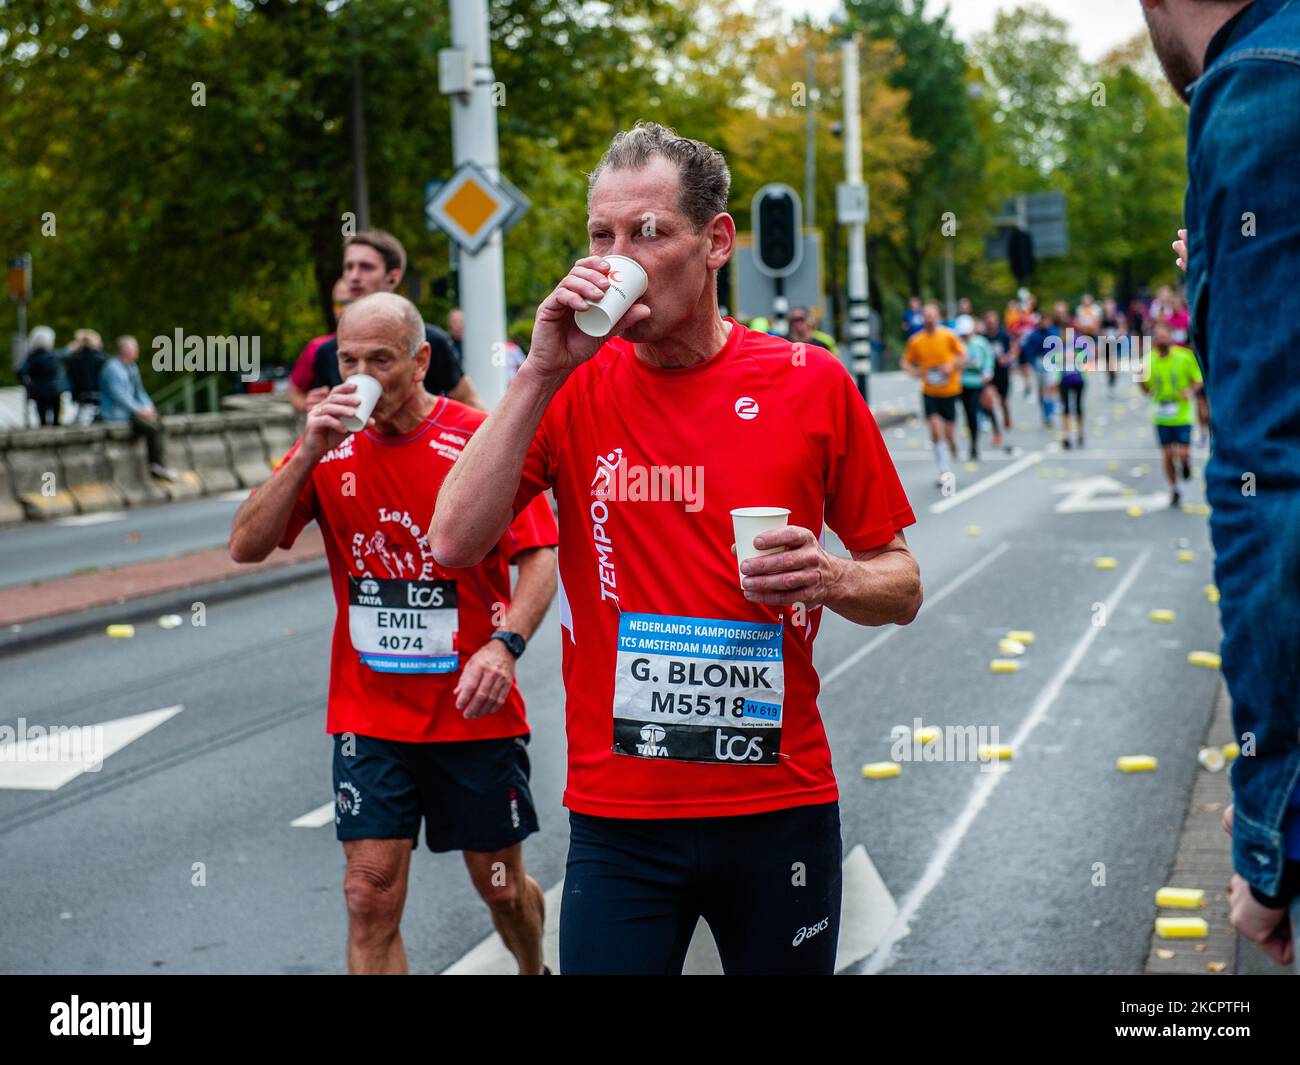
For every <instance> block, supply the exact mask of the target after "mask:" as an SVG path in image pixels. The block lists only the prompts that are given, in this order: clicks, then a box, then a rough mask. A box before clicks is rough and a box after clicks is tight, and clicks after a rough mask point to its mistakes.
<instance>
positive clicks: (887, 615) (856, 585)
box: [826, 533, 925, 625]
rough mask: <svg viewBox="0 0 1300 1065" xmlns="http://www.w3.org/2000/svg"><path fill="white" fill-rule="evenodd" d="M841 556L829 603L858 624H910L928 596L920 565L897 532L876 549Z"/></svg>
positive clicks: (833, 608)
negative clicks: (838, 571) (923, 583)
mask: <svg viewBox="0 0 1300 1065" xmlns="http://www.w3.org/2000/svg"><path fill="white" fill-rule="evenodd" d="M851 554H852V555H853V558H852V559H839V562H840V564H841V566H840V575H839V578H838V580H836V581H835V583H834V586H833V587H834V589H835V590H834V591H832V593H831V595H830V596H829V597H828V598H827V599H826V606H828V607H829V608H830V609H831V610H834V611H835V613H837V614H839V615H840V616H841V617H844V618H848V620H849V621H852V622H854V623H855V624H857V625H907V624H909V623H911V621H912V620H913V619H914V618H915V617H916V615H917V613H918V611H920V609H921V603H922V601H923V600H924V598H925V591H924V589H923V588H922V587H921V567H920V566H918V565H917V562H916V559H915V558H914V557H913V555H912V551H911V549H910V548H909V547H908V546H907V541H906V540H904V539H903V535H902V533H898V534H897V535H895V536H894V538H893V539H892V540H891V541H890V542H889V543H887V544H885V546H884V547H878V548H876V549H875V550H874V551H853V552H851Z"/></svg>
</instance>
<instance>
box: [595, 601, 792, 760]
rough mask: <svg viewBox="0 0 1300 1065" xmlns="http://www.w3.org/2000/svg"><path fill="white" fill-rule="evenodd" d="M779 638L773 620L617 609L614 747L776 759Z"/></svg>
mask: <svg viewBox="0 0 1300 1065" xmlns="http://www.w3.org/2000/svg"><path fill="white" fill-rule="evenodd" d="M781 639H782V637H781V625H780V624H779V623H777V624H770V625H764V624H758V623H755V622H749V621H723V620H720V619H715V618H681V617H673V616H671V615H667V614H623V615H622V617H621V618H620V620H619V625H618V660H617V664H616V666H615V670H616V672H615V680H614V752H615V753H616V754H626V755H631V756H632V757H634V758H667V759H669V760H670V761H678V762H714V763H722V764H727V765H775V764H776V761H777V755H778V754H779V752H780V749H781V707H782V704H783V702H784V697H785V671H784V667H783V665H782V660H781V647H782V644H781Z"/></svg>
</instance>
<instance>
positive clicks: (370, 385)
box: [342, 373, 384, 433]
mask: <svg viewBox="0 0 1300 1065" xmlns="http://www.w3.org/2000/svg"><path fill="white" fill-rule="evenodd" d="M348 380H349V381H352V382H354V383H355V384H356V386H357V391H356V394H357V395H358V396H360V397H361V406H359V407H358V408H357V411H356V413H355V414H351V415H349V416H348V417H346V418H343V419H342V422H343V427H344V428H345V429H347V431H348V432H350V433H359V432H361V430H362V429H364V428H365V427H366V422H368V421H369V420H370V415H372V414H373V413H374V412H375V404H376V403H378V402H379V396H380V393H382V392H383V390H384V386H383V385H381V384H380V383H379V382H378V381H376V380H375V379H374V378H373V377H371V376H370V375H369V374H366V373H354V374H353V375H352V376H351V377H349V378H348Z"/></svg>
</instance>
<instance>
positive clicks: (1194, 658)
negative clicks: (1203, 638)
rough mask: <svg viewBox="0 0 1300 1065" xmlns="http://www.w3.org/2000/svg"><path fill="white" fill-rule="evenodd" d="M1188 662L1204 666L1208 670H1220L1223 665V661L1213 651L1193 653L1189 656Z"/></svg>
mask: <svg viewBox="0 0 1300 1065" xmlns="http://www.w3.org/2000/svg"><path fill="white" fill-rule="evenodd" d="M1187 661H1188V662H1190V663H1191V664H1192V665H1194V666H1204V667H1205V668H1206V669H1218V668H1219V667H1220V666H1222V665H1223V659H1221V658H1220V657H1219V656H1218V655H1216V654H1215V653H1214V652H1213V651H1192V652H1190V653H1189V654H1188V655H1187Z"/></svg>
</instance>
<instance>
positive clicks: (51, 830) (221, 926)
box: [0, 383, 1219, 973]
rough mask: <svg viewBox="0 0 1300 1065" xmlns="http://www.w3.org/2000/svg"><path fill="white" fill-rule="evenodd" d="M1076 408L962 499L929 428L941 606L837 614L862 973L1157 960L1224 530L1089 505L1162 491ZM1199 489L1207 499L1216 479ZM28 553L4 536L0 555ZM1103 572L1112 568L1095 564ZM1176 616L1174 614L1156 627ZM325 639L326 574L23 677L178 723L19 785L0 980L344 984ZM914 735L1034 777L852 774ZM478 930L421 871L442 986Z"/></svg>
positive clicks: (915, 492) (93, 710)
mask: <svg viewBox="0 0 1300 1065" xmlns="http://www.w3.org/2000/svg"><path fill="white" fill-rule="evenodd" d="M1088 399H1089V402H1090V404H1091V410H1090V421H1091V433H1090V438H1089V448H1088V449H1087V450H1086V451H1083V452H1060V451H1059V450H1056V449H1055V446H1054V445H1052V444H1051V443H1050V442H1049V441H1048V440H1047V438H1046V435H1045V434H1044V433H1043V432H1042V431H1041V430H1037V429H1030V428H1026V429H1023V430H1021V429H1020V428H1019V426H1018V427H1017V432H1016V433H1015V434H1013V435H1014V441H1015V443H1016V444H1017V445H1018V446H1019V447H1020V448H1021V451H1020V452H1019V453H1018V454H1016V455H997V456H990V457H988V458H987V459H985V461H983V462H982V463H981V464H980V465H979V467H978V468H977V469H976V470H974V471H968V470H966V469H965V467H964V464H962V463H958V465H957V467H956V475H957V483H956V489H957V491H956V493H955V494H945V493H944V491H943V490H942V489H940V488H939V487H937V486H936V485H935V483H934V482H935V471H934V465H933V459H932V457H931V455H930V453H929V449H928V445H927V444H926V443H925V442H924V440H923V438H922V437H923V433H924V427H923V426H922V425H920V424H919V423H913V424H911V425H909V426H908V427H906V428H903V429H896V430H890V431H888V432H887V433H886V438H887V440H888V443H889V445H890V448H891V451H892V453H893V455H894V457H895V460H896V463H897V466H898V468H899V471H900V474H901V476H902V478H903V481H904V485H905V487H906V489H907V491H908V494H909V497H910V499H911V500H912V503H913V506H914V509H915V510H916V513H917V517H918V524H917V525H916V526H915V527H914V528H912V529H911V530H909V531H908V540H909V542H910V543H911V545H912V548H913V550H914V552H915V553H916V555H917V557H918V558H919V560H920V563H921V568H922V573H923V576H924V580H925V586H926V593H927V605H926V607H925V608H924V609H923V610H922V612H921V614H920V616H919V617H918V618H917V620H916V621H915V622H914V623H913V624H912V625H910V626H908V627H906V628H902V629H898V628H891V629H882V630H865V629H862V628H859V627H856V626H853V625H851V624H849V623H848V622H846V621H844V620H843V619H841V618H838V617H836V616H834V615H831V614H829V613H828V614H827V616H826V617H825V619H824V621H823V625H822V630H821V634H820V636H819V638H818V643H817V651H816V661H817V664H818V669H819V672H820V673H821V675H822V677H823V683H824V687H823V694H822V697H821V700H820V705H821V711H822V715H823V718H824V720H825V722H826V728H827V732H828V735H829V738H830V742H831V747H832V750H833V751H834V755H835V768H836V773H837V776H838V779H839V782H840V789H841V806H842V818H843V833H844V843H845V853H846V854H848V853H849V851H850V850H851V849H852V848H854V847H855V846H856V845H859V844H860V845H862V846H863V847H864V848H865V850H866V853H867V855H868V856H869V859H870V863H871V864H872V865H873V866H874V868H875V870H876V871H877V872H878V873H879V877H880V879H881V880H882V881H883V884H884V889H885V890H886V891H887V893H888V899H889V900H890V901H889V903H888V905H889V906H890V907H891V910H890V912H892V907H897V911H898V916H897V918H896V919H895V920H893V921H892V922H889V923H888V927H885V928H883V929H882V930H878V932H877V933H876V934H873V936H872V938H871V948H872V949H871V950H869V951H868V952H867V953H866V954H865V956H864V957H862V958H860V959H859V960H855V961H853V964H851V965H849V966H848V968H847V971H849V972H887V973H894V972H905V973H921V972H927V973H932V972H958V973H1002V972H1043V973H1058V972H1060V973H1065V972H1070V973H1112V972H1114V973H1136V972H1141V970H1142V966H1143V962H1144V960H1145V958H1146V953H1147V946H1148V941H1149V935H1150V929H1151V926H1152V920H1153V918H1154V916H1155V913H1156V911H1155V907H1154V902H1153V894H1154V891H1155V890H1156V888H1157V887H1159V886H1160V885H1161V884H1162V883H1164V878H1165V876H1166V874H1167V871H1168V869H1169V867H1170V864H1171V861H1172V857H1173V852H1174V846H1175V843H1176V840H1177V833H1178V828H1179V825H1180V823H1181V820H1182V816H1183V812H1184V810H1185V809H1186V806H1187V803H1188V796H1189V794H1190V788H1191V782H1192V780H1193V775H1194V773H1196V772H1199V771H1200V770H1199V769H1198V767H1197V764H1196V761H1195V756H1196V750H1197V747H1198V745H1199V741H1200V739H1201V737H1202V735H1203V733H1204V730H1205V726H1206V724H1207V722H1208V720H1209V716H1210V712H1211V707H1212V703H1213V699H1214V694H1215V690H1216V686H1217V684H1218V674H1217V673H1216V672H1213V671H1211V670H1207V669H1204V668H1198V667H1196V666H1192V665H1189V664H1188V662H1187V654H1188V652H1189V651H1192V650H1210V651H1217V649H1218V639H1219V632H1218V625H1217V609H1216V608H1215V607H1214V606H1213V605H1212V604H1211V603H1210V602H1209V601H1208V600H1207V598H1206V596H1205V594H1204V590H1203V589H1204V586H1205V585H1206V584H1207V583H1208V582H1209V581H1210V580H1211V579H1212V577H1211V552H1210V549H1209V542H1208V536H1207V532H1206V523H1205V518H1204V517H1202V516H1197V515H1191V514H1187V513H1184V512H1182V511H1181V510H1170V509H1168V508H1167V507H1165V506H1163V505H1161V506H1160V507H1152V508H1150V509H1147V510H1146V512H1145V513H1144V514H1143V515H1142V516H1141V517H1130V516H1128V515H1127V514H1126V512H1125V510H1124V509H1108V510H1100V509H1098V510H1089V509H1081V508H1086V507H1089V506H1109V505H1110V504H1109V503H1106V502H1105V500H1107V499H1109V500H1111V501H1112V502H1114V503H1116V505H1117V507H1123V506H1128V505H1130V500H1129V499H1126V498H1124V497H1122V496H1120V490H1121V489H1127V490H1129V491H1136V493H1137V498H1142V497H1145V496H1147V495H1149V494H1151V495H1154V494H1157V493H1163V491H1164V485H1163V481H1162V478H1161V475H1160V471H1159V463H1158V453H1157V450H1156V447H1155V445H1154V438H1153V433H1152V431H1151V429H1150V427H1149V424H1148V421H1147V418H1146V414H1147V412H1146V409H1145V406H1144V405H1143V404H1141V403H1140V402H1139V401H1138V400H1137V397H1136V393H1135V392H1133V391H1131V390H1130V387H1129V386H1128V385H1125V384H1122V385H1121V392H1120V400H1119V401H1118V405H1117V403H1116V401H1114V400H1111V399H1110V398H1108V397H1106V395H1105V388H1104V385H1102V386H1100V387H1099V386H1098V384H1096V383H1090V394H1089V396H1088ZM1015 402H1016V412H1017V414H1019V415H1021V416H1022V419H1023V420H1022V422H1021V424H1022V425H1025V426H1027V427H1028V426H1030V425H1033V424H1035V423H1036V422H1037V419H1036V417H1035V416H1034V411H1033V409H1032V406H1031V404H1030V403H1029V401H1027V400H1025V399H1023V398H1022V397H1020V396H1019V395H1018V394H1017V397H1016V401H1015ZM1103 419H1104V424H1103ZM986 447H987V444H986ZM1196 457H1197V460H1198V463H1199V462H1200V461H1202V460H1203V457H1204V456H1203V454H1201V453H1199V452H1198V453H1197V456H1196ZM1144 463H1145V464H1147V466H1148V468H1147V470H1146V472H1143V466H1142V464H1144ZM1093 478H1110V479H1111V480H1112V481H1113V482H1115V483H1114V485H1109V484H1108V483H1107V482H1105V481H1096V480H1092V479H1093ZM1117 497H1118V499H1117ZM1186 497H1187V498H1188V499H1189V500H1191V501H1193V502H1196V501H1199V500H1200V499H1201V498H1202V496H1201V490H1200V483H1199V480H1193V481H1192V482H1190V486H1189V489H1188V491H1187V494H1186ZM1070 501H1073V502H1070ZM1062 505H1065V506H1066V507H1067V511H1066V512H1061V511H1058V509H1057V508H1058V507H1060V506H1062ZM1071 506H1073V507H1074V508H1075V509H1073V510H1070V509H1069V508H1070V507H1071ZM209 518H210V522H211V524H212V525H213V529H212V531H211V534H210V536H209V537H208V538H209V539H212V540H213V542H215V543H221V542H224V539H225V532H226V526H225V525H224V524H219V523H218V519H219V518H221V519H222V520H223V521H228V518H226V517H224V516H223V515H221V514H220V513H219V512H217V513H214V514H212V515H209ZM25 533H26V530H16V531H11V532H8V533H5V534H3V535H0V557H5V555H4V553H5V552H7V551H9V550H10V541H9V540H8V538H9V537H17V536H21V535H23V534H25ZM187 535H188V534H187ZM193 537H194V539H195V540H196V541H197V540H198V539H202V538H203V537H202V536H201V535H200V534H199V533H198V532H197V531H196V532H194V533H193ZM13 542H16V541H13ZM203 546H209V545H208V544H204V545H203ZM1179 550H1190V551H1192V552H1193V554H1194V557H1193V559H1192V560H1191V561H1179V560H1178V552H1179ZM76 556H77V551H76V549H73V548H69V555H68V557H70V558H74V559H75V558H76ZM1099 556H1112V557H1114V558H1115V560H1116V563H1117V565H1116V566H1115V568H1113V569H1098V568H1096V566H1095V560H1096V559H1097V558H1098V557H1099ZM1157 608H1161V609H1170V610H1173V611H1174V612H1175V619H1174V621H1173V622H1172V623H1163V624H1162V623H1156V622H1153V621H1151V620H1150V619H1149V617H1148V615H1149V612H1150V611H1151V610H1152V609H1157ZM332 619H333V610H332V604H331V600H330V595H329V590H328V588H327V586H326V584H325V583H324V582H323V581H317V582H312V583H309V584H302V585H296V586H291V587H287V588H281V589H278V590H274V591H270V592H266V593H262V594H258V595H251V596H247V597H244V598H240V599H235V600H232V601H229V602H224V603H220V604H213V606H212V607H211V608H210V609H209V610H208V614H207V625H206V627H205V628H193V627H191V626H190V625H189V624H188V619H187V624H185V625H183V626H182V627H180V628H177V629H173V630H163V629H161V628H157V627H153V626H138V627H137V633H136V636H135V637H134V638H133V639H129V640H122V639H110V638H108V637H106V636H102V635H95V636H90V637H86V638H83V639H79V640H76V641H73V642H68V643H61V644H58V645H55V646H51V647H48V648H37V649H34V650H28V651H25V652H23V653H20V654H18V655H14V656H10V657H8V658H6V659H5V661H4V663H3V672H4V681H3V689H2V691H3V705H0V724H6V723H7V724H11V725H14V724H16V723H17V719H18V718H19V717H23V718H25V719H26V720H27V722H28V724H29V725H31V724H42V725H53V724H62V725H77V724H92V723H104V722H108V721H113V720H117V719H121V718H126V717H129V716H131V715H136V714H141V713H144V712H147V711H154V710H159V709H162V708H166V707H172V706H175V705H183V707H184V709H183V710H181V711H180V712H179V713H176V714H174V716H171V717H170V718H169V719H167V720H165V721H163V722H162V723H161V724H158V725H157V727H155V728H153V729H152V730H151V731H148V732H147V733H145V734H144V735H142V736H141V737H140V738H138V739H136V740H135V741H134V742H131V743H129V744H128V745H126V746H125V747H124V748H123V749H122V750H120V751H119V752H118V753H115V754H113V755H111V756H110V757H109V758H108V759H107V760H106V761H105V763H104V766H103V769H102V770H101V771H99V772H95V773H86V774H84V775H81V776H79V777H77V778H76V779H74V780H72V781H70V782H69V783H67V784H65V785H63V786H62V787H61V788H59V789H57V790H53V791H35V790H13V789H12V788H8V789H7V788H4V787H2V786H0V867H2V868H3V869H4V871H5V873H4V876H3V877H0V903H2V904H3V905H2V906H0V971H5V972H24V973H54V972H96V973H98V972H105V973H111V972H219V973H243V972H272V973H279V972H288V973H313V972H342V971H344V969H345V961H344V944H345V932H346V915H345V911H344V905H343V899H342V892H341V881H342V870H343V860H342V852H341V848H340V847H339V846H338V844H337V843H336V842H335V840H334V836H333V831H332V817H331V818H329V820H328V821H327V822H326V823H325V824H324V826H323V827H318V828H305V827H293V826H292V825H291V822H293V821H294V820H295V819H297V818H299V817H302V816H303V815H305V814H308V813H309V812H311V811H314V810H316V809H317V808H318V807H320V806H321V805H322V804H324V803H327V802H329V801H330V799H331V797H332V790H331V784H330V779H329V766H330V743H329V740H328V738H327V737H326V736H325V734H324V697H325V691H326V685H327V677H326V663H327V661H328V658H327V652H328V645H329V634H330V626H331V624H332ZM1011 629H1028V630H1032V631H1033V632H1034V633H1035V634H1036V639H1035V640H1034V642H1033V643H1032V644H1031V645H1029V647H1028V649H1027V651H1026V653H1025V654H1024V655H1023V656H1022V657H1021V658H1020V659H1019V661H1020V663H1021V668H1020V669H1019V671H1018V672H1016V673H1014V674H995V673H992V672H990V668H989V663H990V660H991V659H993V658H995V657H998V656H999V655H998V648H997V645H998V640H999V638H1000V637H1002V636H1003V635H1004V634H1005V633H1006V632H1007V631H1008V630H1011ZM558 660H559V627H558V623H557V621H556V616H555V611H554V610H552V612H551V614H550V615H549V616H548V618H547V621H546V623H545V625H544V627H543V629H542V631H541V632H540V633H539V634H538V636H537V638H536V639H535V640H534V641H533V643H532V645H531V646H530V649H529V652H528V654H527V655H525V656H524V658H523V659H522V661H521V663H520V682H521V685H522V687H523V691H524V693H525V697H526V698H527V700H528V708H529V719H530V722H531V724H532V728H533V739H532V744H531V756H532V764H533V788H534V795H535V798H536V800H537V804H538V809H539V812H540V815H541V820H542V831H541V832H540V833H539V834H538V835H537V836H534V837H532V838H531V839H530V840H529V842H528V844H527V845H526V858H527V863H528V867H529V871H530V872H531V873H532V875H534V876H535V877H536V878H537V879H538V880H539V881H540V882H541V884H542V886H543V887H544V888H546V889H551V888H553V886H554V885H556V884H557V883H558V882H559V881H560V880H561V878H562V877H563V873H564V856H565V851H566V848H567V842H568V829H567V818H566V815H565V812H564V811H563V809H562V808H561V807H560V805H559V801H560V795H561V792H562V790H563V781H564V731H563V728H564V722H563V699H562V696H563V692H562V686H561V683H560V675H559V666H558ZM918 717H919V718H921V719H922V721H923V722H924V723H925V724H927V725H938V726H941V727H942V726H951V727H954V728H962V729H964V728H968V727H969V728H972V729H974V730H976V731H977V733H978V737H979V742H990V743H1001V744H1011V745H1013V746H1014V758H1013V759H1012V760H1011V761H1009V762H1006V763H1003V768H1001V769H998V770H994V771H990V768H991V767H989V766H987V765H982V764H980V763H978V762H976V761H972V760H970V759H969V758H967V759H966V760H962V761H932V762H905V763H904V764H903V767H902V773H901V775H900V776H899V777H897V778H895V779H892V780H866V779H864V778H863V777H862V775H861V767H862V765H863V764H864V763H867V762H878V761H886V760H889V758H890V753H891V752H890V748H891V729H893V728H894V727H895V726H898V725H905V726H910V725H911V724H912V723H913V719H914V718H918ZM995 730H996V731H995ZM945 753H947V752H945ZM1125 754H1151V755H1155V756H1156V757H1157V758H1158V759H1159V769H1158V770H1157V771H1156V772H1155V773H1144V774H1123V773H1120V772H1118V771H1117V770H1116V768H1115V759H1116V757H1117V756H1119V755H1125ZM2 769H3V767H2V766H0V770H2ZM2 780H3V777H0V781H2ZM421 846H422V848H423V844H422V845H421ZM200 880H201V881H202V885H201V886H199V881H200ZM858 883H859V882H858V881H856V880H855V881H852V882H851V883H850V884H849V889H848V890H849V891H850V892H854V891H856V890H857V888H858ZM872 900H873V901H872V903H871V905H872V906H873V907H874V906H877V905H878V904H879V905H880V906H883V905H884V903H883V902H880V900H879V899H878V898H877V897H876V896H872ZM849 901H850V900H846V905H847V903H848V902H849ZM557 917H558V914H557V913H551V914H549V916H548V919H549V922H550V923H551V924H552V926H553V923H554V921H555V920H556V918H557ZM490 933H491V924H490V921H489V918H488V915H487V911H486V909H485V908H484V906H483V905H482V904H481V903H480V901H479V900H478V898H477V896H476V895H475V894H474V892H473V889H472V888H471V887H470V885H469V882H468V879H467V877H466V876H465V873H464V870H463V865H462V862H461V859H460V857H459V856H458V855H454V854H453V855H431V854H429V853H428V852H427V850H424V849H421V851H420V852H419V854H418V856H417V858H416V860H415V861H414V862H413V863H412V876H411V886H410V894H409V896H408V901H407V907H406V914H405V918H404V923H403V936H404V939H405V942H406V946H407V951H408V955H409V957H410V961H411V966H412V970H413V971H417V972H441V971H443V970H445V969H447V968H448V967H449V966H452V965H453V964H455V963H456V962H457V961H458V960H459V959H461V958H462V957H463V956H464V955H466V953H467V952H469V951H471V950H472V949H473V948H475V947H476V946H478V945H479V944H480V943H482V941H484V940H485V938H486V937H488V936H489V935H490ZM842 942H843V940H842ZM841 960H842V962H843V961H844V960H846V959H845V958H844V957H843V952H842V958H841Z"/></svg>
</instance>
